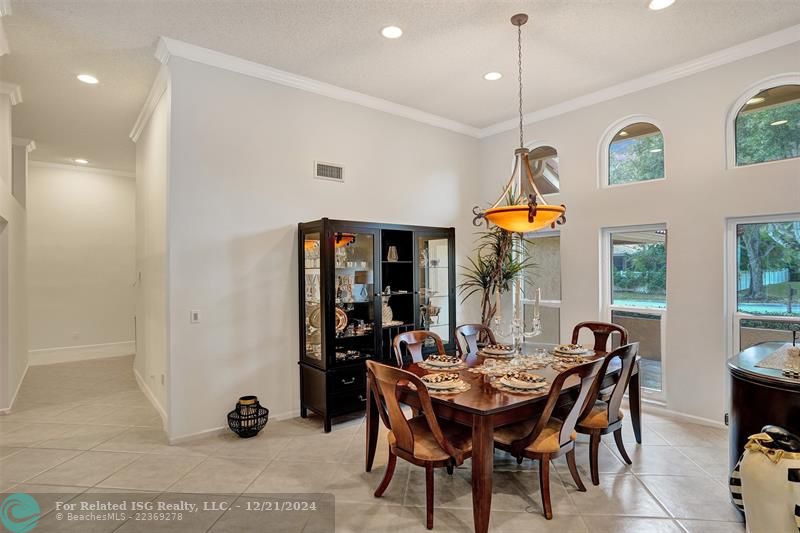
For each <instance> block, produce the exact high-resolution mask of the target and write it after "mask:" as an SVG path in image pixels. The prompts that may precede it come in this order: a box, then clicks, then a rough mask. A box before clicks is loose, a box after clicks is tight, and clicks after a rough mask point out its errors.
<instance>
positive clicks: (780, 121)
mask: <svg viewBox="0 0 800 533" xmlns="http://www.w3.org/2000/svg"><path fill="white" fill-rule="evenodd" d="M787 122H789V121H788V120H776V121H775V122H772V123H771V124H770V126H783V125H784V124H786V123H787Z"/></svg>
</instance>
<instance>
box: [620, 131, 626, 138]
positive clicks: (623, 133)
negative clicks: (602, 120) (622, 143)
mask: <svg viewBox="0 0 800 533" xmlns="http://www.w3.org/2000/svg"><path fill="white" fill-rule="evenodd" d="M619 136H620V137H627V136H628V132H627V131H625V130H622V131H621V132H619Z"/></svg>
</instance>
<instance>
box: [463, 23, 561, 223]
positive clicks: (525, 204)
mask: <svg viewBox="0 0 800 533" xmlns="http://www.w3.org/2000/svg"><path fill="white" fill-rule="evenodd" d="M526 22H528V15H526V14H524V13H519V14H517V15H514V16H513V17H511V24H513V25H514V26H516V27H517V66H518V69H519V148H517V149H516V150H514V170H512V171H511V178H509V180H508V183H507V184H506V186H505V188H504V189H503V192H502V194H500V197H499V198H498V199H497V201H495V202H494V204H492V206H491V207H490V208H489V209H486V210H481V208H480V207H478V206H476V207H475V208H474V209H473V210H472V212H473V214H474V215H475V218H474V219H473V221H472V222H473V224H475V225H476V226H480V225H481V223H482V222H483V221H484V220H485V221H486V224H487V226H488V225H489V224H494V225H495V226H498V227H500V228H502V229H504V230H506V231H510V232H513V233H529V232H532V231H539V230H541V229H545V228H552V229H555V227H556V225H557V224H558V225H561V224H564V223H565V222H566V221H567V218H566V211H567V208H566V206H565V205H564V204H561V205H549V204H548V203H547V202H545V200H544V198H543V197H542V195H541V193H540V192H539V188H538V187H537V186H536V183H535V181H534V179H533V177H534V172H533V170H532V169H531V162H530V158H529V156H530V150H528V149H527V148H525V139H524V136H523V127H522V126H523V124H522V26H523V25H524V24H525V23H526ZM535 166H536V167H537V172H541V166H542V162H539V161H537V162H536V164H535ZM523 180H525V181H523ZM523 183H528V184H529V185H530V187H531V189H532V190H533V192H532V193H531V194H529V195H528V197H527V198H526V197H525V196H523V195H522V184H523ZM503 200H505V201H506V205H500V203H501V202H503Z"/></svg>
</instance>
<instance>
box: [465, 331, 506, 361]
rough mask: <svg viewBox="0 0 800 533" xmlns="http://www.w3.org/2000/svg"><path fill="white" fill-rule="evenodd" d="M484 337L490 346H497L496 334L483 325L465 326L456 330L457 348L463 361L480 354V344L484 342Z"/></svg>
mask: <svg viewBox="0 0 800 533" xmlns="http://www.w3.org/2000/svg"><path fill="white" fill-rule="evenodd" d="M482 335H483V336H485V338H486V340H488V341H489V343H490V344H497V340H496V339H495V336H494V332H493V331H492V330H491V328H489V327H487V326H484V325H483V324H463V325H461V326H458V327H457V328H456V347H457V348H458V351H459V353H460V354H461V358H462V359H464V358H466V357H468V356H471V355H475V354H477V353H478V342H479V341H481V340H482V339H481V336H482ZM462 341H463V342H462Z"/></svg>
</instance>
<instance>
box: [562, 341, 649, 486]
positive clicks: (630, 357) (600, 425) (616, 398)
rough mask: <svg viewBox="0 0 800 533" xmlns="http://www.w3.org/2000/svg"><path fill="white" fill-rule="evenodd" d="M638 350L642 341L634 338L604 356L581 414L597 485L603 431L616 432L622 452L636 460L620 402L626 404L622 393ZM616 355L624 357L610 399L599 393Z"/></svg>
mask: <svg viewBox="0 0 800 533" xmlns="http://www.w3.org/2000/svg"><path fill="white" fill-rule="evenodd" d="M638 353H639V343H638V342H633V343H631V344H626V345H624V346H620V347H619V348H617V349H616V350H614V351H612V352H611V353H610V354H608V355H606V356H605V358H603V359H602V361H603V365H602V367H601V368H600V372H599V373H598V374H597V379H595V383H594V384H592V389H591V390H590V391H589V395H588V397H587V400H586V402H585V405H584V406H583V409H582V411H581V413H580V416H579V417H578V423H577V425H576V430H577V431H578V433H583V434H584V435H589V469H590V470H591V473H592V483H593V484H594V485H599V484H600V474H599V473H598V466H597V462H598V455H599V452H600V438H601V437H602V435H607V434H609V433H613V434H614V441H615V442H616V443H617V449H618V450H619V453H620V455H622V458H623V459H624V460H625V462H626V463H628V464H631V463H632V461H631V458H630V457H628V453H627V452H626V451H625V446H624V445H623V443H622V411H620V405H621V404H622V397H623V396H624V395H625V389H627V388H628V382H629V381H630V379H631V374H633V369H634V365H635V362H636V355H637V354H638ZM614 359H619V360H620V373H619V378H618V379H617V383H616V385H614V389H613V391H612V392H611V396H610V397H609V399H608V401H602V400H600V399H598V396H599V394H600V389H601V387H602V383H603V378H604V377H605V375H606V371H607V370H608V366H609V364H611V362H612V361H614Z"/></svg>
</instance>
